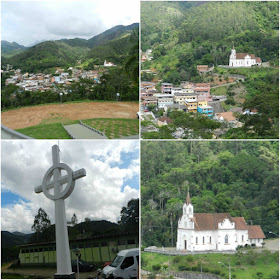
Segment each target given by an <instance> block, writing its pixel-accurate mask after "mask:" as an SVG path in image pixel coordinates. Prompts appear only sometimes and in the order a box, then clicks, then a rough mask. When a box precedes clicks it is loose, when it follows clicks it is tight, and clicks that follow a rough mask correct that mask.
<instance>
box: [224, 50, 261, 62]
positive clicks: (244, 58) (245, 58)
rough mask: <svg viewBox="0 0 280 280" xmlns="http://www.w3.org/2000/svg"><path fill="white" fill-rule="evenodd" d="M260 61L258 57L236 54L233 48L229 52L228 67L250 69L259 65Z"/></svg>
mask: <svg viewBox="0 0 280 280" xmlns="http://www.w3.org/2000/svg"><path fill="white" fill-rule="evenodd" d="M261 64H262V60H261V59H260V57H255V55H254V54H249V53H236V50H235V49H234V46H233V48H232V50H231V55H230V57H229V66H230V67H251V66H253V65H261Z"/></svg>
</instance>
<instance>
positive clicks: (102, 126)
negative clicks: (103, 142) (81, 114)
mask: <svg viewBox="0 0 280 280" xmlns="http://www.w3.org/2000/svg"><path fill="white" fill-rule="evenodd" d="M82 122H83V123H85V124H87V125H89V126H91V127H94V128H96V129H98V130H100V131H102V132H103V133H104V134H105V135H106V136H107V137H108V138H109V139H114V138H121V137H125V136H130V135H136V134H138V133H139V120H138V119H136V120H132V119H88V120H82Z"/></svg>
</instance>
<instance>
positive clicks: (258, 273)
mask: <svg viewBox="0 0 280 280" xmlns="http://www.w3.org/2000/svg"><path fill="white" fill-rule="evenodd" d="M257 278H258V279H262V278H263V273H262V272H261V271H258V272H257Z"/></svg>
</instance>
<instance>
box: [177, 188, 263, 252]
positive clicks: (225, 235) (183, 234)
mask: <svg viewBox="0 0 280 280" xmlns="http://www.w3.org/2000/svg"><path fill="white" fill-rule="evenodd" d="M264 238H265V235H264V233H263V231H262V229H261V227H260V226H257V225H254V226H249V225H247V223H246V221H245V219H244V218H243V217H231V215H230V214H229V213H194V209H193V205H192V204H191V199H190V195H189V193H188V195H187V198H186V201H185V203H184V205H183V215H182V216H181V217H180V219H179V221H178V231H177V243H176V248H177V250H184V251H191V252H195V251H235V250H236V247H237V246H238V245H243V246H244V245H246V244H248V245H252V244H255V246H257V247H262V245H263V244H262V243H263V239H264Z"/></svg>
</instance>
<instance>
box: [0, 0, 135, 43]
mask: <svg viewBox="0 0 280 280" xmlns="http://www.w3.org/2000/svg"><path fill="white" fill-rule="evenodd" d="M1 2H2V9H1V10H2V12H1V18H2V28H1V29H2V40H7V41H10V42H12V41H15V42H18V43H21V44H24V45H28V44H31V43H33V42H35V41H40V40H57V39H61V38H74V37H80V38H86V39H88V38H91V37H93V36H95V35H98V34H99V33H101V32H103V31H105V30H107V29H109V28H111V27H113V26H115V25H129V24H132V23H134V22H139V21H140V3H139V0H118V1H115V0H94V1H92V0H75V1H70V0H68V1H61V0H60V1H55V0H48V1H1Z"/></svg>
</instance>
